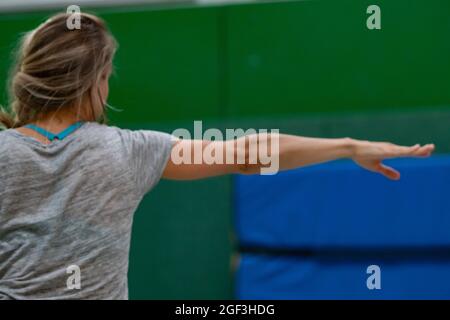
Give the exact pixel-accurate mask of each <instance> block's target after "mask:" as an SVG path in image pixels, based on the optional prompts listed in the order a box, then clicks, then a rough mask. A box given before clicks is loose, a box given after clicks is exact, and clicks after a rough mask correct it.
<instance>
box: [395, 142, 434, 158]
mask: <svg viewBox="0 0 450 320" xmlns="http://www.w3.org/2000/svg"><path fill="white" fill-rule="evenodd" d="M433 151H434V144H427V145H424V146H420V145H419V144H416V145H414V146H411V147H402V146H395V147H394V148H393V150H392V153H391V157H428V156H430V155H431V153H432V152H433Z"/></svg>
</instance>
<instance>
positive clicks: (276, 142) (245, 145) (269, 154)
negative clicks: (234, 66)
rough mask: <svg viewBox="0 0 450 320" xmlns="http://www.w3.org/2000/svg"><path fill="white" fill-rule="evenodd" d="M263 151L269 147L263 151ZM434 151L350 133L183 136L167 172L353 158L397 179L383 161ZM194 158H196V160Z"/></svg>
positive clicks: (192, 174)
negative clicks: (208, 138)
mask: <svg viewBox="0 0 450 320" xmlns="http://www.w3.org/2000/svg"><path fill="white" fill-rule="evenodd" d="M211 150H215V152H216V153H215V155H217V152H218V153H220V154H221V155H223V156H222V160H223V161H221V162H220V161H216V163H211V161H210V160H207V159H206V158H207V156H205V153H206V154H207V155H208V154H211ZM258 150H263V151H265V152H262V153H261V152H258ZM433 150H434V145H433V144H427V145H424V146H421V145H418V144H417V145H414V146H411V147H404V146H398V145H395V144H392V143H389V142H370V141H362V140H355V139H351V138H341V139H321V138H308V137H300V136H293V135H285V134H262V135H261V134H259V135H258V134H255V135H248V136H245V137H241V138H238V139H235V140H228V141H204V140H203V141H202V140H179V141H178V142H177V143H176V144H175V145H174V147H173V150H172V155H171V159H170V160H169V162H168V164H167V167H166V169H165V171H164V174H163V177H164V178H167V179H176V180H190V179H201V178H206V177H211V176H217V175H224V174H230V173H242V174H254V173H259V172H261V170H264V168H269V167H273V162H274V161H276V162H277V169H279V170H288V169H293V168H298V167H303V166H307V165H312V164H317V163H322V162H327V161H331V160H336V159H341V158H349V159H352V160H353V161H355V162H356V163H357V164H358V165H360V166H361V167H363V168H365V169H367V170H370V171H373V172H378V173H380V174H383V175H384V176H386V177H387V178H390V179H394V180H396V179H399V178H400V173H399V172H398V171H396V170H395V169H393V168H391V167H388V166H386V165H384V164H383V163H382V161H383V160H384V159H388V158H397V157H427V156H429V155H430V154H431V153H432V152H433ZM183 153H184V154H183ZM186 153H190V154H189V156H188V157H186V159H189V158H190V159H191V160H192V161H191V162H190V163H187V162H183V163H180V162H179V161H175V160H174V158H176V157H177V156H178V157H179V156H180V155H183V156H186V155H187V154H186ZM199 153H202V154H201V155H199ZM212 154H214V152H213V153H212ZM264 154H266V156H264ZM194 159H197V161H195V162H194V161H193V160H194ZM216 159H218V158H216ZM227 160H228V161H227ZM230 160H232V161H230ZM268 160H270V161H268ZM217 162H219V163H217Z"/></svg>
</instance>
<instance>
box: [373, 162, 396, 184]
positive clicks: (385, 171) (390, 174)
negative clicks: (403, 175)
mask: <svg viewBox="0 0 450 320" xmlns="http://www.w3.org/2000/svg"><path fill="white" fill-rule="evenodd" d="M376 171H377V172H378V173H381V174H382V175H384V176H385V177H386V178H389V179H391V180H398V179H400V172H398V171H397V170H395V169H394V168H392V167H389V166H387V165H385V164H383V163H381V162H380V163H378V164H377V167H376Z"/></svg>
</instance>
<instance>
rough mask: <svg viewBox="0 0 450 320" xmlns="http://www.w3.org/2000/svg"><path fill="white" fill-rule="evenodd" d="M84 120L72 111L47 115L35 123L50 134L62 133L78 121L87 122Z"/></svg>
mask: <svg viewBox="0 0 450 320" xmlns="http://www.w3.org/2000/svg"><path fill="white" fill-rule="evenodd" d="M84 118H85V117H83V116H81V115H77V114H74V113H73V112H70V110H69V111H64V112H61V111H60V112H58V113H50V114H46V115H45V116H42V117H40V118H39V119H37V120H36V121H34V124H35V125H37V126H38V127H41V128H43V129H45V130H47V131H50V132H60V131H62V130H64V129H66V128H67V127H69V126H70V125H72V124H74V123H76V122H78V121H85V120H86V119H84Z"/></svg>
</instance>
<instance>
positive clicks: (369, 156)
mask: <svg viewBox="0 0 450 320" xmlns="http://www.w3.org/2000/svg"><path fill="white" fill-rule="evenodd" d="M433 150H434V144H426V145H424V146H421V145H419V144H416V145H414V146H411V147H403V146H398V145H395V144H392V143H389V142H369V141H360V140H356V141H355V142H354V146H353V156H352V159H353V161H355V162H356V163H357V164H358V165H359V166H361V167H363V168H364V169H367V170H370V171H373V172H378V173H381V174H382V175H384V176H386V177H387V178H389V179H392V180H398V179H400V173H399V172H398V171H397V170H395V169H394V168H391V167H389V166H387V165H385V164H383V163H382V160H384V159H388V158H399V157H428V156H430V155H431V153H432V152H433Z"/></svg>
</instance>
